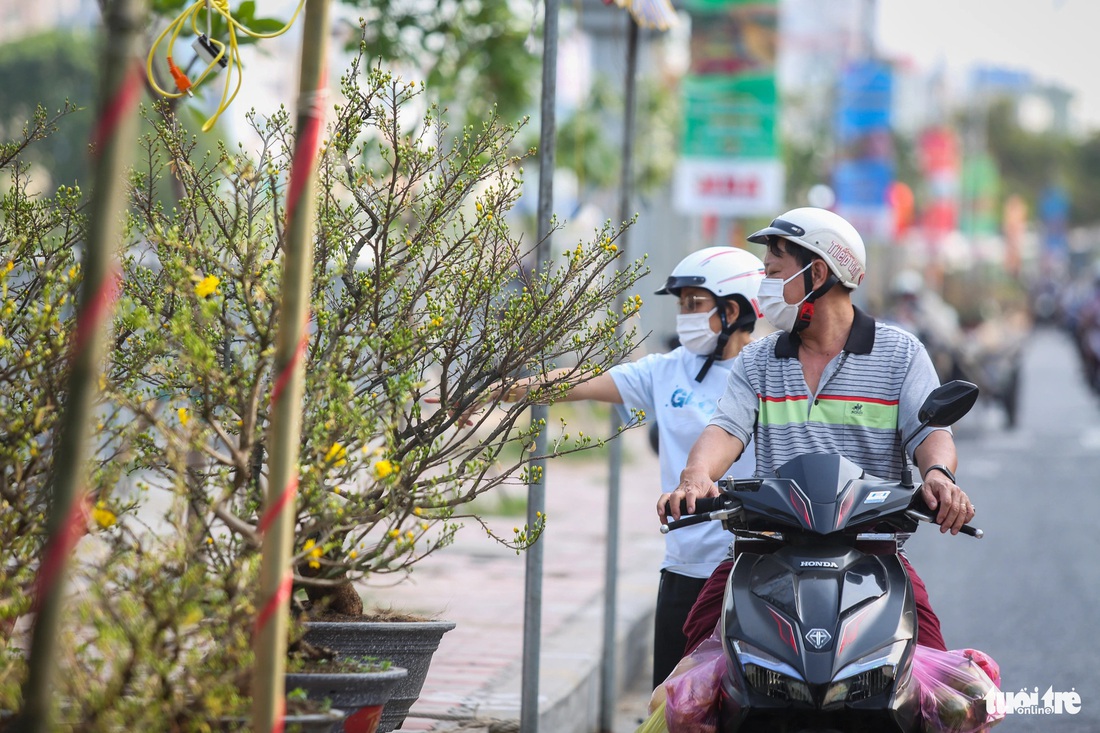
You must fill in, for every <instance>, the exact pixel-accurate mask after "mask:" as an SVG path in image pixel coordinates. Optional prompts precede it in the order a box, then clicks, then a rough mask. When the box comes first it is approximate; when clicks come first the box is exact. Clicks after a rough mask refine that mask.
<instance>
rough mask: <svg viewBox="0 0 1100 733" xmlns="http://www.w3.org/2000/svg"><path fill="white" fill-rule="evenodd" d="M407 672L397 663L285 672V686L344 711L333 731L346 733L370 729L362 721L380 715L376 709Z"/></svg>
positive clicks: (385, 700)
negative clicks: (365, 669)
mask: <svg viewBox="0 0 1100 733" xmlns="http://www.w3.org/2000/svg"><path fill="white" fill-rule="evenodd" d="M406 676H407V672H406V671H405V670H404V669H402V668H401V667H391V668H390V669H387V670H384V671H381V672H288V673H287V675H286V689H287V690H294V689H298V688H301V689H303V690H305V692H306V696H307V697H308V698H309V699H310V700H328V701H329V702H331V703H332V706H333V707H336V708H340V709H341V710H343V711H345V713H346V717H345V718H344V719H343V721H342V724H341V725H339V726H337V727H334V728H333V729H332V730H333V731H339V730H347V731H348V733H374V729H373V726H368V725H367V724H366V723H365V721H366V720H370V721H372V722H373V721H375V720H377V719H378V718H380V716H381V711H379V710H376V711H374V712H372V711H371V709H372V708H374V709H378V708H381V707H382V706H383V705H385V704H386V702H387V701H389V699H390V697H391V695H392V694H393V692H394V690H395V688H396V685H397V684H398V683H399V682H400V681H401V680H403V679H405V677H406Z"/></svg>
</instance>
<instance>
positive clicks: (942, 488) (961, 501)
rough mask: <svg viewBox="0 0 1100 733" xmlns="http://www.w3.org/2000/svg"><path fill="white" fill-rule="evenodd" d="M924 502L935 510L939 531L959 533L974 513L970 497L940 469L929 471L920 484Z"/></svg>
mask: <svg viewBox="0 0 1100 733" xmlns="http://www.w3.org/2000/svg"><path fill="white" fill-rule="evenodd" d="M921 492H922V494H923V498H924V503H925V504H927V505H928V507H929V509H931V510H932V511H933V512H935V519H936V524H938V525H940V532H950V533H951V534H953V535H956V534H958V533H959V530H960V529H961V528H962V526H963V525H964V524H965V523H967V522H969V521H970V520H971V519H973V518H974V515H975V513H976V511H975V509H974V505H973V504H972V503H971V502H970V497H968V496H967V495H966V492H964V491H963V490H962V489H960V488H959V487H958V486H956V485H955V482H953V481H952V480H951V479H949V478H948V477H947V476H945V475H944V474H943V473H941V472H940V471H930V472H929V473H928V474H926V475H925V477H924V484H923V486H921Z"/></svg>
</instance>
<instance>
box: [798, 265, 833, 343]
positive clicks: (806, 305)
mask: <svg viewBox="0 0 1100 733" xmlns="http://www.w3.org/2000/svg"><path fill="white" fill-rule="evenodd" d="M809 275H810V271H809V270H806V277H807V280H806V289H807V291H808V292H809V293H810V294H809V295H807V296H806V299H805V300H804V301H802V307H801V308H799V309H798V318H797V319H796V320H795V322H794V329H793V330H792V333H798V332H799V331H801V330H803V329H805V328H806V327H807V326H809V325H810V321H811V320H813V317H814V301H815V300H817V299H818V298H820V297H821V296H822V295H824V294H825V293H827V292H829V291H830V290H832V289H833V286H834V285H836V284H837V283H838V282H840V278H838V277H837V276H836V275H835V274H833V271H832V270H829V276H828V277H827V278H825V282H823V283H822V284H821V287H820V288H818V289H817V290H809V289H810V288H812V287H813V284H814V283H813V279H812V278H810V277H809Z"/></svg>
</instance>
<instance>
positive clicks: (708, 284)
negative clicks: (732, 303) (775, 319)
mask: <svg viewBox="0 0 1100 733" xmlns="http://www.w3.org/2000/svg"><path fill="white" fill-rule="evenodd" d="M763 279H764V263H763V262H761V261H760V258H759V257H757V256H756V255H754V254H753V253H751V252H749V251H747V250H743V249H738V248H736V247H707V248H706V249H701V250H699V251H697V252H692V253H691V254H689V255H688V256H687V257H685V258H684V259H682V260H680V264H678V265H676V267H675V268H673V270H672V274H671V275H669V276H668V280H666V281H665V286H664V287H663V288H661V289H660V290H658V291H657V294H658V295H665V294H669V293H670V294H672V295H679V294H680V290H681V289H682V288H688V287H695V288H703V289H704V290H709V291H710V292H712V293H714V295H715V296H716V297H719V298H727V297H729V296H731V295H740V296H741V297H742V298H744V299H745V300H746V301H747V302H748V304H749V305H751V306H752V309H753V311H754V314H755V315H756V316H757V317H759V316H760V305H759V303H758V302H757V300H756V294H757V292H758V291H759V290H760V281H762V280H763Z"/></svg>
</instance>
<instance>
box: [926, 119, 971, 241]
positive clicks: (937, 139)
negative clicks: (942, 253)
mask: <svg viewBox="0 0 1100 733" xmlns="http://www.w3.org/2000/svg"><path fill="white" fill-rule="evenodd" d="M919 145H920V162H921V173H922V174H923V177H924V199H925V205H924V213H923V216H922V218H921V225H922V226H923V227H924V233H925V237H926V238H927V240H928V243H929V247H930V248H931V251H932V252H933V253H935V252H938V251H939V248H940V246H941V244H942V242H943V239H944V237H946V236H947V235H948V234H950V233H951V232H953V231H955V230H956V229H958V226H959V204H958V201H959V170H960V168H961V167H962V160H961V157H960V153H959V141H958V137H957V136H956V135H955V131H954V130H952V129H951V128H950V127H946V126H941V127H930V128H928V129H926V130H925V131H924V132H923V133H922V134H921V137H920V142H919Z"/></svg>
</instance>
